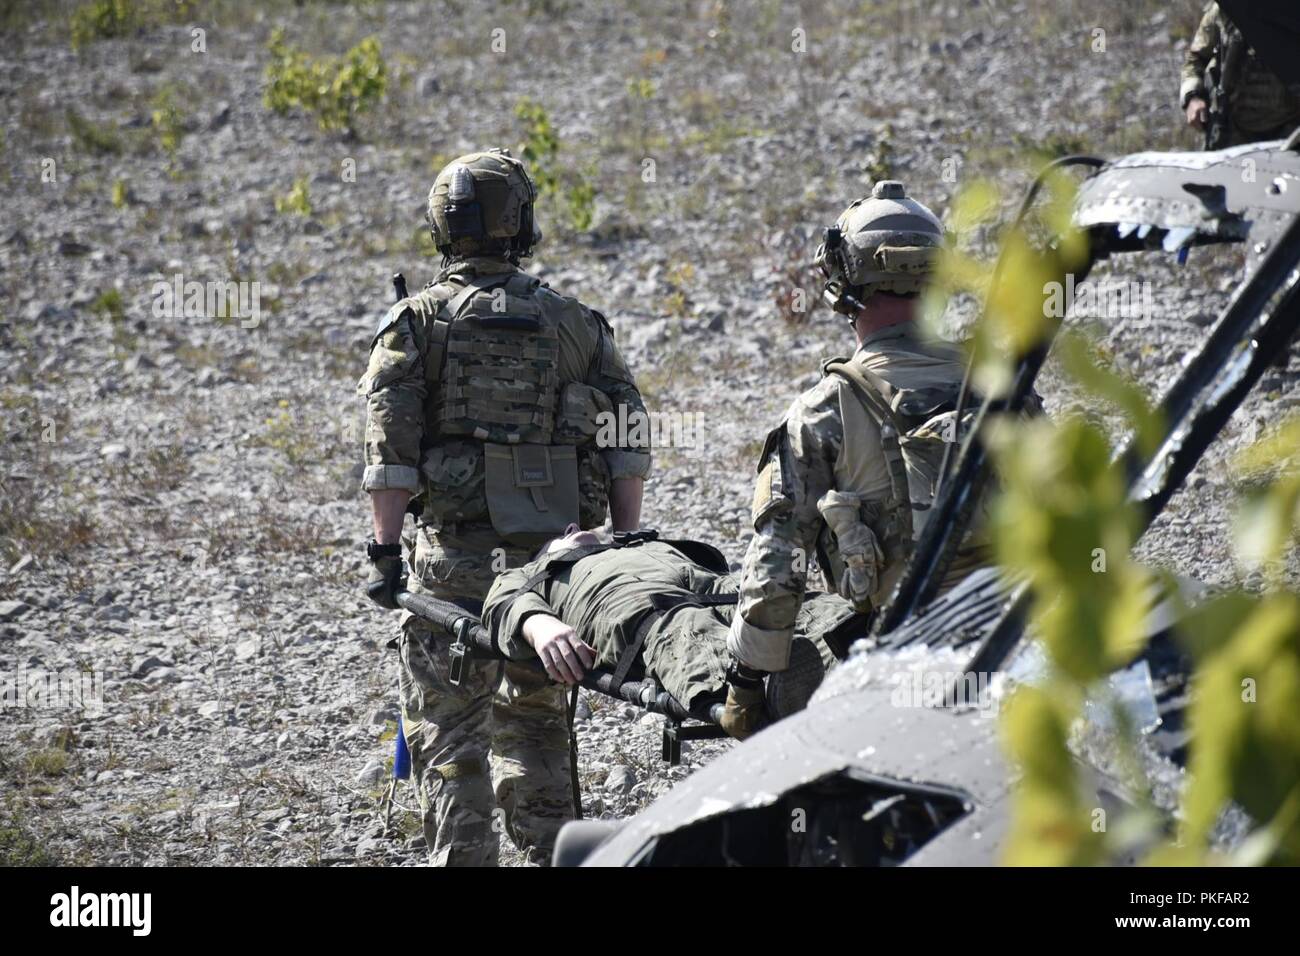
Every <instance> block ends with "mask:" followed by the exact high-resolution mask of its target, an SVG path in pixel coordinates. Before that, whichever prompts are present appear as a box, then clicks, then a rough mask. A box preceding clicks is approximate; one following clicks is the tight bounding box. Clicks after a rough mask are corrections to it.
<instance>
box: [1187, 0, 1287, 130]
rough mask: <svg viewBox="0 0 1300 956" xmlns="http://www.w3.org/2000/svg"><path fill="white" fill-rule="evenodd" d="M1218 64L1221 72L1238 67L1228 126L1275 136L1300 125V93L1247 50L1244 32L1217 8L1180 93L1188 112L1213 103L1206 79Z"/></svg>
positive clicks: (1201, 32) (1209, 12) (1192, 53)
mask: <svg viewBox="0 0 1300 956" xmlns="http://www.w3.org/2000/svg"><path fill="white" fill-rule="evenodd" d="M1243 48H1244V50H1243ZM1229 51H1231V53H1230V52H1229ZM1243 53H1244V56H1243V55H1242V54H1243ZM1216 58H1217V60H1218V65H1219V69H1223V68H1224V64H1225V63H1232V64H1235V66H1230V67H1229V69H1230V70H1231V71H1232V73H1233V74H1234V75H1232V76H1226V77H1225V78H1224V80H1225V83H1224V88H1225V90H1226V92H1227V95H1228V106H1229V110H1228V120H1229V124H1230V126H1231V127H1232V128H1233V129H1234V130H1240V131H1244V132H1246V133H1252V132H1271V131H1273V130H1276V129H1278V128H1279V127H1282V128H1286V127H1288V126H1291V125H1295V124H1296V123H1298V122H1300V89H1297V88H1296V85H1294V84H1291V85H1288V84H1287V83H1285V82H1283V80H1282V79H1281V78H1279V77H1278V76H1277V75H1276V74H1275V73H1273V71H1272V70H1270V69H1269V68H1268V67H1267V66H1265V65H1264V64H1263V63H1261V62H1260V61H1259V59H1258V57H1257V56H1256V55H1255V51H1254V50H1253V49H1252V48H1250V47H1249V46H1247V45H1246V39H1245V37H1243V36H1242V34H1241V31H1240V30H1239V29H1237V27H1236V26H1235V25H1234V24H1233V23H1232V21H1231V20H1229V19H1228V18H1227V17H1225V16H1224V15H1223V12H1222V11H1221V10H1220V9H1219V5H1218V4H1217V3H1211V4H1210V5H1209V6H1208V7H1207V8H1206V10H1205V15H1204V16H1203V17H1202V18H1201V25H1200V26H1199V27H1198V28H1197V30H1196V35H1195V36H1194V37H1193V38H1192V42H1191V45H1190V46H1189V47H1188V48H1187V56H1186V58H1185V59H1184V61H1183V69H1182V84H1181V86H1180V87H1179V91H1178V101H1179V105H1180V106H1182V107H1184V108H1185V107H1186V106H1187V101H1188V100H1190V99H1191V98H1192V97H1199V98H1201V99H1203V100H1205V101H1206V102H1208V101H1209V98H1210V96H1209V92H1208V91H1207V89H1206V85H1205V76H1206V71H1207V70H1208V68H1209V65H1210V61H1211V60H1212V59H1216ZM1236 138H1237V137H1234V139H1236Z"/></svg>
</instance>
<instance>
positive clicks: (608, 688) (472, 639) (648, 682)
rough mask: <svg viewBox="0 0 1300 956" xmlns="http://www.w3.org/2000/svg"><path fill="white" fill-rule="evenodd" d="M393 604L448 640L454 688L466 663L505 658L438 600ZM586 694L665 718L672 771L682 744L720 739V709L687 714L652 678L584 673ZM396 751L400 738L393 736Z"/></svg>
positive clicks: (406, 594) (469, 620)
mask: <svg viewBox="0 0 1300 956" xmlns="http://www.w3.org/2000/svg"><path fill="white" fill-rule="evenodd" d="M397 603H398V604H400V605H401V606H402V608H404V609H405V610H407V611H409V612H411V613H412V614H414V615H415V616H416V617H418V618H420V619H421V620H423V621H425V622H426V623H428V624H429V625H430V626H432V627H435V628H437V629H438V630H440V631H442V632H444V633H446V634H447V635H449V636H450V637H451V638H452V643H451V646H450V647H449V648H448V651H447V652H448V654H450V656H451V666H450V669H449V670H450V680H451V683H452V684H453V685H457V686H458V685H459V684H460V681H461V679H462V678H463V676H464V674H465V668H466V666H468V664H469V663H470V662H471V661H472V660H483V659H486V660H505V659H506V657H505V655H504V654H502V653H501V650H500V648H498V647H497V644H496V642H495V641H494V640H493V639H492V634H491V633H490V632H489V631H488V629H487V628H486V627H484V626H483V625H482V624H481V623H480V622H479V619H478V618H477V617H476V616H475V615H474V613H473V612H471V611H468V610H466V609H465V608H463V607H461V606H460V605H458V604H453V603H452V602H450V601H441V600H439V599H437V598H433V597H429V596H428V595H425V594H415V593H413V592H411V591H401V592H399V593H398V595H397ZM515 663H516V664H520V665H522V666H525V667H531V668H535V669H536V670H538V671H543V672H544V670H545V669H544V668H543V666H542V664H541V662H540V661H537V660H532V661H516V662H515ZM579 683H580V684H581V686H583V687H585V688H587V689H588V690H592V691H595V692H596V693H598V694H603V695H604V696H606V697H611V698H613V699H614V700H617V701H622V702H623V703H628V704H632V705H633V706H634V707H639V708H641V709H642V710H644V711H645V712H646V713H650V714H662V715H663V716H664V717H666V718H667V722H666V723H665V724H664V732H663V759H664V760H666V761H667V762H668V763H669V764H671V765H673V766H676V765H677V764H679V763H681V759H682V741H685V740H710V739H715V738H718V737H725V736H726V732H725V731H724V730H723V729H722V727H721V726H720V722H721V718H722V704H720V703H715V704H711V705H709V706H708V707H707V708H704V709H700V710H698V711H693V710H690V709H688V708H686V707H685V706H683V705H682V704H681V703H680V702H679V701H678V700H677V699H676V698H675V697H673V696H672V695H671V694H669V693H668V692H667V691H666V690H664V689H663V687H662V686H661V685H660V684H659V682H658V681H656V680H655V679H654V678H652V677H646V678H645V679H643V680H639V681H631V680H623V681H619V680H618V679H617V676H616V675H615V674H614V672H613V671H612V670H610V669H609V668H607V667H595V668H592V669H591V670H589V671H587V673H586V674H584V675H583V678H582V680H581V681H580V682H579ZM398 736H399V748H400V746H401V743H400V740H401V735H400V734H399V735H398Z"/></svg>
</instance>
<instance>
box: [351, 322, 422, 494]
mask: <svg viewBox="0 0 1300 956" xmlns="http://www.w3.org/2000/svg"><path fill="white" fill-rule="evenodd" d="M414 316H415V313H414V312H413V311H412V310H409V309H403V308H402V307H401V304H400V303H399V304H398V305H396V306H394V307H393V308H392V309H391V310H389V312H388V314H387V315H385V316H384V318H383V319H382V320H380V323H379V327H378V328H377V329H376V333H375V337H374V340H373V342H372V343H371V346H370V361H369V363H368V365H367V366H366V374H365V375H364V376H363V377H362V379H361V382H360V383H359V384H358V386H357V391H358V392H359V393H360V394H362V395H364V396H365V398H366V441H365V464H366V470H365V474H364V476H363V477H362V480H361V486H362V488H363V489H365V490H366V491H381V490H384V489H388V488H404V489H406V490H408V491H411V492H414V491H416V490H418V488H419V485H420V471H419V467H420V439H421V437H422V436H423V434H424V400H425V392H426V386H425V379H424V356H423V349H422V348H421V336H420V334H419V329H418V328H417V324H416V322H415V321H414Z"/></svg>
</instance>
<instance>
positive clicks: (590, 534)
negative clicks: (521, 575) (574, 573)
mask: <svg viewBox="0 0 1300 956" xmlns="http://www.w3.org/2000/svg"><path fill="white" fill-rule="evenodd" d="M593 544H600V535H598V534H596V533H595V532H594V531H583V530H582V529H581V528H579V527H578V526H577V525H576V524H571V525H569V526H568V527H567V528H565V529H564V535H563V537H559V538H552V539H551V540H550V541H548V542H546V544H545V545H544V546H543V547H542V550H541V551H540V552H539V553H538V555H537V556H538V557H539V558H544V557H546V555H548V554H555V553H556V552H557V551H569V550H572V549H573V548H585V547H587V546H588V545H593Z"/></svg>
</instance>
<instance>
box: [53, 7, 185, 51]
mask: <svg viewBox="0 0 1300 956" xmlns="http://www.w3.org/2000/svg"><path fill="white" fill-rule="evenodd" d="M193 8H194V3H193V0H90V2H89V3H83V4H82V5H81V6H79V7H77V8H76V9H75V10H73V11H72V16H71V17H70V18H69V21H68V27H69V32H70V35H71V42H72V48H73V49H74V50H81V49H82V48H84V47H86V46H88V45H90V44H91V43H94V42H95V41H97V40H111V39H115V38H117V37H124V36H128V35H129V34H131V33H132V32H134V31H136V30H141V29H145V28H147V27H150V26H155V25H159V24H164V23H182V22H184V21H185V20H186V19H187V18H188V17H189V16H190V15H191V14H192V12H193Z"/></svg>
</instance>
